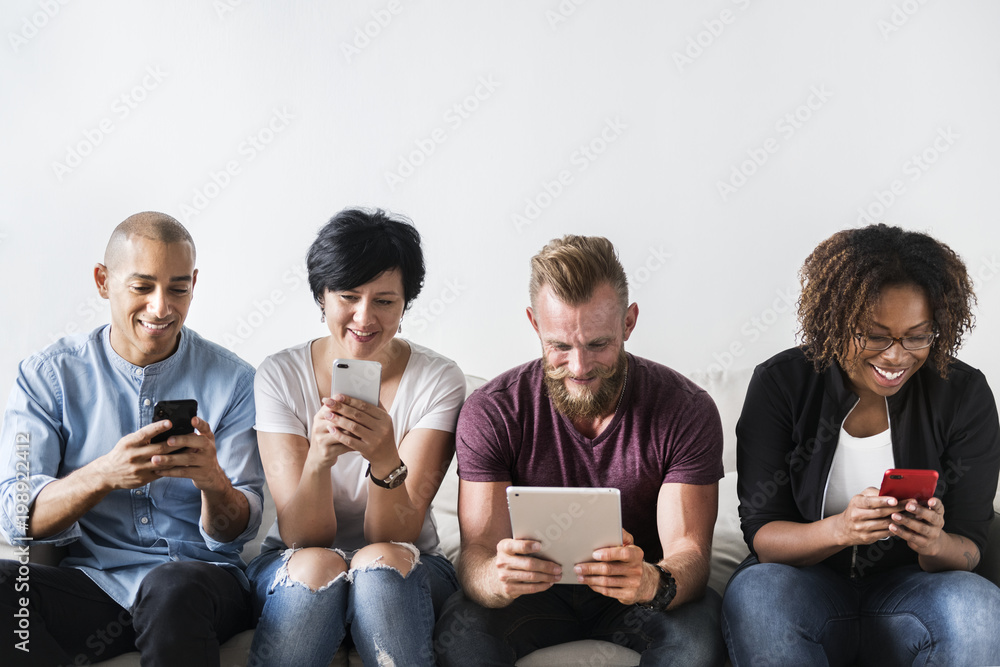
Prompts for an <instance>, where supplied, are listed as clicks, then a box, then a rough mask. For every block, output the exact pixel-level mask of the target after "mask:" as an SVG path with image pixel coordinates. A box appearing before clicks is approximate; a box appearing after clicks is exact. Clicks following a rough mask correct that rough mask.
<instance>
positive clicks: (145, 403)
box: [142, 398, 151, 408]
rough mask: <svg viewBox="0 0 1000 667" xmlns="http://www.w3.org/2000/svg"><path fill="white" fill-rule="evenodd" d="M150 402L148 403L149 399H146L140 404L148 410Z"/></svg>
mask: <svg viewBox="0 0 1000 667" xmlns="http://www.w3.org/2000/svg"><path fill="white" fill-rule="evenodd" d="M150 402H151V401H150V400H149V399H148V398H147V399H146V400H145V401H143V402H142V404H143V405H145V406H146V407H147V408H148V407H149V404H150Z"/></svg>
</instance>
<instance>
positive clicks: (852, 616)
mask: <svg viewBox="0 0 1000 667" xmlns="http://www.w3.org/2000/svg"><path fill="white" fill-rule="evenodd" d="M800 277H801V281H802V296H801V299H800V301H799V323H800V327H801V330H800V334H801V339H802V344H801V345H800V346H799V347H796V348H793V349H790V350H786V351H785V352H782V353H780V354H778V355H776V356H774V357H772V358H771V359H769V360H767V361H766V362H764V363H763V364H761V365H759V366H758V367H757V368H756V370H755V372H754V376H753V379H752V381H751V383H750V387H749V389H748V391H747V397H746V402H745V403H744V406H743V413H742V415H741V417H740V421H739V424H738V426H737V429H736V431H737V443H738V444H737V455H738V464H737V467H738V471H739V497H740V517H741V520H742V527H743V534H744V538H745V539H746V542H747V545H748V546H749V547H750V552H751V555H750V556H749V557H748V558H747V560H746V561H744V563H743V564H742V565H741V566H740V568H739V569H738V570H737V572H736V573H735V574H734V575H733V578H732V579H731V580H730V583H729V587H728V588H727V590H726V595H725V599H724V602H723V632H724V634H725V636H726V641H727V643H728V645H729V652H730V656H731V658H732V662H733V664H734V665H736V666H737V667H738V666H739V665H760V664H768V665H821V664H856V663H860V664H879V665H904V664H906V665H909V664H921V665H924V664H935V665H936V664H947V665H973V664H975V665H985V664H991V665H995V664H1000V633H998V632H997V630H996V624H995V619H997V618H1000V589H998V588H997V587H996V586H995V585H994V584H992V583H990V582H989V581H987V580H986V579H984V578H982V577H980V576H978V575H976V574H973V573H972V572H971V570H973V569H974V568H975V567H976V565H977V564H978V563H979V560H980V557H981V555H982V552H983V549H984V548H985V547H986V541H987V533H988V531H989V526H990V521H991V520H992V519H993V497H994V494H995V493H996V488H997V476H998V472H1000V425H998V420H997V408H996V403H995V401H994V399H993V394H992V392H991V391H990V388H989V386H988V385H987V383H986V378H985V377H984V376H983V374H982V373H981V372H980V371H978V370H976V369H974V368H972V367H970V366H968V365H967V364H964V363H962V362H961V361H958V360H957V359H955V357H954V354H955V352H956V350H957V349H958V348H959V346H960V345H961V343H962V339H963V337H964V336H965V335H967V334H968V333H969V331H970V330H971V329H972V326H973V316H972V310H971V309H972V306H973V305H974V303H975V295H974V294H973V292H972V287H971V281H970V280H969V276H968V274H967V272H966V269H965V265H964V264H963V263H962V261H961V259H959V257H958V256H957V255H956V254H955V253H954V252H953V251H952V250H951V249H950V248H949V247H948V246H946V245H944V244H942V243H940V242H939V241H936V240H935V239H933V238H931V237H929V236H927V235H925V234H920V233H916V232H911V231H907V230H904V229H900V228H898V227H888V226H886V225H873V226H869V227H864V228H861V229H852V230H846V231H842V232H838V233H837V234H834V235H833V236H831V237H830V238H829V239H827V240H826V241H824V242H823V243H821V244H820V245H819V246H818V247H817V248H816V249H815V250H814V251H813V253H812V254H811V255H810V256H809V258H808V259H806V262H805V265H804V266H803V267H802V270H801V275H800ZM888 468H919V469H931V470H936V471H937V472H938V474H939V480H938V485H937V489H936V491H935V493H934V497H933V498H931V499H930V500H929V501H927V502H926V504H921V503H919V502H917V501H916V500H915V499H912V498H893V497H890V496H880V495H879V484H880V482H881V480H882V475H883V473H884V471H885V470H886V469H888ZM984 619H993V620H992V621H991V622H984Z"/></svg>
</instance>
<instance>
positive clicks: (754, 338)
mask: <svg viewBox="0 0 1000 667" xmlns="http://www.w3.org/2000/svg"><path fill="white" fill-rule="evenodd" d="M63 1H64V3H65V4H62V3H60V2H59V1H58V0H8V1H7V2H4V3H3V7H2V9H0V28H2V33H3V34H4V35H5V40H4V43H3V44H2V45H0V128H2V129H0V132H2V133H3V137H4V139H3V148H2V149H0V150H2V155H3V157H2V160H0V265H2V266H3V277H4V287H5V289H3V290H2V293H0V313H3V315H2V319H0V340H2V341H3V344H2V349H0V392H2V393H0V400H5V399H6V395H7V392H8V390H9V386H10V383H11V381H12V380H13V378H14V375H15V372H16V366H17V363H18V361H19V360H20V359H21V358H23V357H24V356H26V355H28V354H29V353H31V352H32V351H33V350H36V349H39V348H41V347H43V346H44V345H46V344H48V343H49V342H50V341H51V340H52V339H54V338H56V337H58V336H59V334H60V332H64V331H67V330H69V329H72V328H78V329H83V330H86V329H90V328H93V327H95V326H97V325H98V324H100V323H102V322H104V321H106V320H107V313H108V311H107V307H106V306H105V305H104V303H103V302H100V301H99V300H97V299H96V293H95V290H94V287H93V282H92V279H91V277H90V276H91V273H92V267H93V264H94V262H95V261H98V260H99V259H100V258H101V254H102V252H103V248H104V244H105V243H106V241H107V237H108V235H109V233H110V232H111V230H112V229H113V228H114V226H115V225H116V224H117V223H118V222H120V221H121V220H123V219H124V218H125V217H127V216H128V215H130V214H131V213H134V212H137V211H141V210H149V209H153V210H161V211H164V212H167V213H170V214H172V215H174V216H176V217H178V218H179V219H181V220H182V221H184V222H185V223H186V224H187V225H188V227H189V229H190V230H191V232H192V234H193V235H194V237H195V239H196V241H197V243H198V250H199V268H200V271H201V273H200V279H199V282H198V288H197V290H196V296H197V298H196V300H195V304H194V307H193V309H192V312H191V316H190V318H189V320H188V323H189V325H190V326H192V327H193V328H195V329H197V330H199V331H200V332H201V333H202V334H204V335H206V336H208V337H210V338H212V339H215V340H218V341H220V342H226V343H227V344H228V345H229V346H230V347H232V349H234V350H235V351H237V352H238V353H239V354H241V355H242V356H243V357H244V358H246V359H247V360H249V361H250V362H251V363H254V364H257V363H259V362H260V361H261V360H262V359H263V357H264V356H265V355H267V354H269V353H271V352H274V351H276V350H278V349H281V348H283V347H286V346H288V345H291V344H293V343H296V342H299V341H301V340H305V339H306V338H309V337H315V336H318V335H322V334H323V333H324V331H325V329H324V327H323V325H321V324H320V323H319V312H318V310H317V309H316V307H315V306H314V305H313V304H312V302H311V298H310V295H309V293H308V290H307V289H306V286H305V282H304V281H303V280H302V279H301V278H300V277H299V276H298V274H297V273H296V271H297V270H299V268H300V267H301V265H302V263H303V257H304V253H305V250H306V248H307V247H308V244H309V243H310V242H311V240H312V238H313V235H314V234H315V231H316V230H317V229H318V227H319V226H320V225H321V224H322V223H323V222H325V221H326V219H328V218H329V216H331V215H332V214H333V213H334V212H336V211H337V210H339V209H341V208H343V207H344V206H347V205H354V204H360V205H373V206H383V207H387V208H389V209H391V210H394V211H399V212H402V213H405V214H408V215H409V216H411V217H412V218H413V220H414V221H415V223H416V224H417V226H418V228H419V229H420V231H421V232H422V234H423V235H424V239H425V249H426V254H427V264H428V269H429V272H428V277H427V283H426V287H425V290H424V294H423V295H422V296H421V298H420V299H419V300H418V301H417V302H416V304H415V305H414V308H413V310H412V312H410V313H409V314H408V315H407V316H406V318H405V319H404V323H403V327H404V335H407V336H410V337H411V338H413V339H414V340H416V341H418V342H421V343H424V344H427V345H430V346H432V347H434V348H436V349H438V350H439V351H441V352H442V353H444V354H447V355H449V356H451V357H453V358H455V359H456V360H457V361H458V362H459V363H460V364H461V365H462V367H463V368H464V369H465V370H466V372H470V373H474V374H478V375H483V376H487V377H490V376H492V375H494V374H496V373H498V372H500V371H502V370H504V369H505V368H508V367H510V366H512V365H514V364H517V363H520V362H522V361H525V360H527V359H529V358H532V357H534V356H537V353H538V348H537V341H536V339H535V338H534V336H533V332H532V331H531V329H530V327H529V325H528V323H527V320H526V318H525V317H524V307H525V305H526V301H527V297H526V286H527V276H528V272H527V266H528V259H529V258H530V257H531V255H533V254H534V253H535V252H536V251H537V250H538V249H539V248H540V247H541V246H542V245H543V244H544V243H545V242H546V241H548V240H549V239H551V238H553V237H556V236H561V235H562V234H565V233H569V232H574V233H584V234H603V235H606V236H608V237H609V238H611V239H612V240H613V241H614V242H615V244H616V245H617V247H618V248H619V251H620V253H621V258H622V261H623V263H624V265H625V267H626V269H627V270H628V271H629V273H630V275H631V276H632V278H633V284H634V296H635V299H636V300H637V301H638V302H639V305H640V311H641V312H640V318H639V326H638V329H637V331H636V333H635V335H634V337H633V339H632V341H631V342H630V344H629V349H630V350H631V351H633V352H635V353H637V354H640V355H644V356H648V357H651V358H654V359H656V360H658V361H662V362H664V363H666V364H668V365H671V366H674V367H676V368H678V369H680V370H683V371H692V370H698V369H708V368H709V367H710V366H712V365H713V364H715V365H716V367H717V368H718V367H719V366H729V367H732V368H742V367H748V366H753V365H754V364H756V363H758V362H760V361H761V360H763V359H765V358H767V357H768V356H770V355H771V354H773V353H774V352H776V351H778V350H780V349H783V348H785V347H789V346H790V345H792V344H793V342H794V331H795V323H794V316H793V314H792V313H791V312H790V310H789V308H788V306H787V303H788V302H793V301H794V300H795V298H796V297H797V291H798V289H797V288H798V282H797V271H798V268H799V266H800V265H801V263H802V261H803V259H804V258H805V257H806V255H807V254H808V253H809V251H810V250H811V249H812V248H813V247H814V246H815V245H816V244H817V243H818V242H819V241H820V240H822V239H824V238H826V237H827V236H828V235H830V234H831V233H833V232H834V231H836V230H839V229H842V228H846V227H851V226H857V225H858V223H859V208H870V209H871V210H872V218H873V219H881V218H885V219H886V220H887V221H888V222H890V223H894V224H900V225H904V226H907V227H911V228H914V229H921V230H926V231H929V232H930V233H932V234H934V235H936V236H938V237H940V238H941V239H943V240H945V241H946V242H947V243H949V244H950V245H952V247H954V248H955V249H956V250H957V251H958V252H959V253H960V254H961V255H962V256H963V257H964V259H965V261H966V263H967V264H968V266H969V268H970V270H971V271H972V272H973V274H974V275H975V276H976V285H977V288H978V292H979V304H980V312H979V327H978V328H977V330H976V331H975V333H974V335H973V336H972V338H971V339H970V340H969V342H968V344H967V346H966V348H965V350H964V352H963V353H962V357H963V358H964V359H966V360H967V361H969V362H970V363H973V364H974V365H977V366H979V367H980V368H982V369H983V370H984V371H985V372H986V373H987V375H988V376H989V377H991V378H992V379H993V381H994V384H998V383H1000V379H998V378H1000V358H998V355H997V353H996V351H995V350H996V347H995V346H994V344H993V343H994V342H995V341H997V339H998V337H1000V335H998V334H1000V280H997V279H996V278H997V275H998V273H1000V264H998V260H997V258H998V256H1000V230H998V225H997V218H998V212H1000V211H998V209H1000V202H998V198H997V187H996V186H997V183H998V181H1000V168H998V162H997V160H998V156H1000V145H998V143H1000V129H998V125H997V118H998V117H1000V68H998V64H1000V62H998V61H1000V41H998V40H997V38H996V36H997V29H998V26H1000V5H998V4H997V3H995V2H991V1H989V0H977V1H971V0H970V1H966V2H958V1H952V2H947V3H945V2H918V1H917V0H905V1H904V0H896V1H888V0H880V1H875V2H872V1H870V0H866V1H861V0H846V1H841V2H836V3H832V2H830V3H805V2H763V1H760V0H714V1H713V2H685V3H678V2H672V3H666V2H653V1H644V2H611V1H610V0H590V1H589V2H582V4H580V5H579V6H577V5H576V4H574V3H573V2H572V0H563V2H561V3H560V2H558V0H548V1H540V2H529V1H527V0H517V1H513V0H508V1H506V2H502V3H501V2H494V3H471V2H459V1H453V2H444V1H443V0H439V1H433V0H420V1H415V0H414V1H407V0H392V1H391V2H390V1H389V0H373V1H366V2H352V3H333V2H329V3H319V2H315V3H313V2H304V1H299V2H288V3H278V2H270V3H265V2H262V1H257V2H254V1H252V0H243V1H242V2H240V1H239V0H216V1H215V2H209V1H206V0H200V1H194V0H187V1H173V2H169V3H168V2H141V3H140V2H133V1H126V0H103V1H93V0H92V1H90V2H69V1H66V0H63ZM390 19H391V20H390ZM379 20H381V21H382V23H385V25H384V26H382V25H379V23H378V21H379ZM365 31H368V32H369V33H371V34H373V35H374V36H370V37H364V36H363V35H364V32H365ZM713 33H714V34H713ZM699 44H701V46H699ZM685 54H686V55H685ZM684 58H687V61H686V62H685V61H684ZM123 96H124V97H123ZM477 96H478V97H477ZM810 104H811V105H812V108H810V107H809V105H810ZM456 105H458V108H457V109H456ZM796 115H797V116H798V117H799V119H798V120H795V116H796ZM789 118H791V119H792V120H789ZM602 134H603V135H604V137H603V138H602ZM249 137H258V138H259V141H260V142H261V143H260V147H259V148H255V147H253V145H252V144H251V143H249V139H248V138H249ZM587 145H591V146H593V149H594V151H596V152H595V153H593V154H592V156H593V158H594V159H593V160H590V159H589V158H587V157H586V156H585V154H584V153H583V152H582V151H581V147H584V146H587ZM421 147H423V148H421ZM768 149H770V150H771V152H770V153H768V152H767V151H768ZM597 152H599V154H597ZM71 153H72V154H71ZM77 153H78V154H83V153H86V155H82V156H76V155H75V154H77ZM428 153H429V154H428ZM752 154H756V155H757V158H758V161H763V160H762V158H761V156H762V155H764V156H766V162H764V163H763V164H762V165H760V166H759V167H758V166H756V165H754V164H753V163H752V162H750V163H748V162H746V161H747V160H749V159H751V157H750V156H751V155H752ZM922 154H926V159H927V160H933V163H932V164H924V169H921V168H920V167H918V166H917V165H916V163H915V162H914V160H915V159H922V158H920V157H919V156H921V155H922ZM411 156H412V158H411ZM401 161H411V162H416V163H419V164H418V166H416V167H415V169H413V173H412V174H411V173H409V171H407V170H406V169H404V170H403V171H400V169H401ZM60 164H61V165H63V166H59V165H60ZM741 165H745V167H744V168H745V170H746V171H748V172H751V171H752V172H754V173H752V175H750V176H749V177H747V178H746V179H745V183H742V182H740V181H738V180H737V181H731V180H730V179H731V178H733V170H734V168H735V169H739V168H740V167H741ZM227 167H228V168H229V169H230V170H231V171H232V172H235V173H234V174H232V175H224V174H223V172H224V171H225V170H226V169H227ZM392 173H395V174H396V175H397V177H398V178H392V177H389V176H387V175H388V174H392ZM560 177H561V178H562V181H563V183H561V184H559V183H558V181H559V180H560ZM213 179H214V180H213ZM896 180H898V181H899V183H898V184H897V191H898V192H900V194H891V192H890V189H891V185H892V183H893V181H896ZM553 182H556V183H557V184H556V185H553ZM726 182H730V183H736V184H737V185H739V187H738V188H735V189H734V191H731V192H728V193H726V194H725V196H723V193H721V192H720V189H719V184H720V183H726ZM546 184H548V188H549V190H551V191H552V192H553V193H554V194H551V195H550V194H549V193H548V192H546ZM883 191H884V194H882V195H881V197H882V198H883V199H884V200H885V201H887V202H888V201H889V198H890V197H891V198H892V199H893V201H892V202H891V204H889V205H888V206H887V208H886V207H882V206H881V205H880V204H879V202H878V198H879V196H880V195H879V192H883ZM531 201H534V202H536V203H537V205H538V206H539V209H538V210H532V209H531V206H529V203H530V202H531ZM515 216H522V219H521V220H518V219H517V218H516V217H515ZM862 222H863V221H862ZM272 301H273V302H277V303H271V302H272ZM734 345H735V346H736V348H735V349H736V350H737V354H735V355H733V354H731V353H730V351H729V350H730V348H731V347H732V346H734ZM727 355H728V356H727Z"/></svg>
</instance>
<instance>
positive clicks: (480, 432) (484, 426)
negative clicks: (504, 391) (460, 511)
mask: <svg viewBox="0 0 1000 667" xmlns="http://www.w3.org/2000/svg"><path fill="white" fill-rule="evenodd" d="M502 414H504V411H503V409H502V408H500V407H499V406H497V405H496V404H495V402H494V401H493V400H492V397H491V396H490V395H489V394H487V393H486V392H485V391H483V390H482V389H477V390H476V391H474V392H473V393H472V395H471V396H469V399H468V400H467V401H466V402H465V405H464V406H463V407H462V411H461V413H460V414H459V416H458V427H457V429H456V432H455V454H456V456H457V458H458V476H459V477H460V478H462V479H464V480H466V481H469V482H509V481H511V479H513V469H514V460H513V455H512V434H511V432H510V425H509V424H507V423H505V422H503V421H502V420H501V418H500V415H502Z"/></svg>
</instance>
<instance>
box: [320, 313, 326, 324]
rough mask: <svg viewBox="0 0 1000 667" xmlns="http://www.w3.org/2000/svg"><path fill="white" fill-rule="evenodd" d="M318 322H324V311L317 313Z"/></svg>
mask: <svg viewBox="0 0 1000 667" xmlns="http://www.w3.org/2000/svg"><path fill="white" fill-rule="evenodd" d="M319 321H320V322H326V311H325V310H321V311H319Z"/></svg>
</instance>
